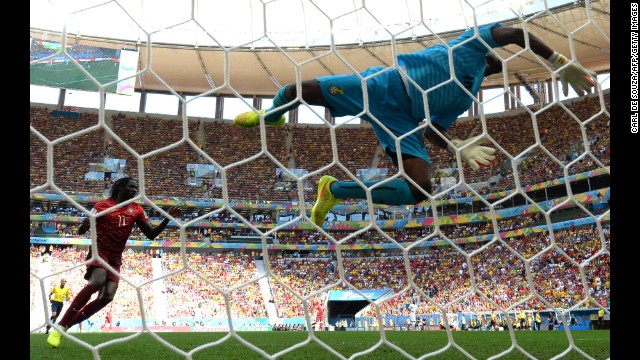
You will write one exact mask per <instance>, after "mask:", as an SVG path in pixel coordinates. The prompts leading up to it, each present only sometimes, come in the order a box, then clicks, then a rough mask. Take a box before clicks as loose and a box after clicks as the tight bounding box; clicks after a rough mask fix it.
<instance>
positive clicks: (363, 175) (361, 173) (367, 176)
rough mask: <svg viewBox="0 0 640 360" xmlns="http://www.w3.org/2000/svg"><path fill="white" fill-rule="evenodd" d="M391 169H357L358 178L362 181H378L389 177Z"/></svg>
mask: <svg viewBox="0 0 640 360" xmlns="http://www.w3.org/2000/svg"><path fill="white" fill-rule="evenodd" d="M388 173H389V169H387V168H369V169H356V177H357V178H358V180H360V181H376V180H382V179H385V178H386V177H387V174H388Z"/></svg>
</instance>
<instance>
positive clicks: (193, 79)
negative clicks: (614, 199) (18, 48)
mask: <svg viewBox="0 0 640 360" xmlns="http://www.w3.org/2000/svg"><path fill="white" fill-rule="evenodd" d="M434 5H435V6H434ZM30 14H31V16H30V34H31V37H32V38H33V39H38V40H40V39H42V40H49V41H58V42H66V44H67V45H69V44H81V45H91V46H98V47H106V48H127V49H137V50H138V51H139V55H140V56H139V65H138V70H139V71H140V72H141V73H140V74H139V75H138V81H136V86H135V89H136V91H146V92H167V91H170V90H169V88H171V89H173V90H174V91H176V92H178V93H184V94H190V95H193V94H202V93H205V94H207V95H208V94H218V95H226V94H234V91H235V92H237V93H238V94H240V95H264V96H269V95H273V94H275V92H276V91H277V90H278V89H279V87H280V86H283V85H285V84H287V83H294V82H296V79H302V80H304V79H309V78H313V77H317V76H324V75H332V74H342V73H349V72H355V71H362V70H364V69H366V68H369V67H372V66H393V65H394V60H393V59H394V56H395V55H396V54H397V53H404V52H412V51H417V50H421V49H423V48H425V47H428V46H431V45H433V44H436V43H440V42H443V41H448V40H450V39H452V38H454V37H456V36H457V35H458V34H460V33H461V32H462V31H464V30H465V29H466V28H469V27H473V26H474V24H478V25H482V24H486V23H490V22H494V21H500V22H501V23H503V24H505V25H510V26H514V27H523V26H524V27H525V28H526V30H527V31H528V32H530V33H532V34H535V35H536V36H538V37H539V38H541V39H542V40H543V41H545V42H546V43H547V44H549V45H551V46H552V47H553V48H554V49H555V50H556V51H558V52H560V53H562V54H565V55H566V56H567V57H569V58H573V59H576V60H577V61H578V62H579V63H580V64H581V65H582V66H584V67H585V68H587V69H589V70H591V71H595V72H598V73H606V72H609V71H610V16H611V14H610V0H600V1H575V0H572V1H567V0H495V1H487V0H483V1H479V0H476V1H470V0H466V1H463V0H458V1H434V0H422V1H420V0H405V1H398V2H390V1H388V0H367V1H344V0H322V1H313V0H272V1H267V0H264V1H260V0H234V1H226V2H219V1H198V0H154V1H146V2H145V1H144V0H131V1H124V2H117V1H115V0H112V1H107V0H78V1H71V0H66V1H55V0H51V1H46V0H31V11H30ZM496 51H497V53H498V54H499V55H500V56H501V57H502V58H503V59H507V69H508V70H507V71H508V80H507V81H508V83H509V84H518V83H520V80H519V79H518V78H517V77H516V76H515V73H524V74H526V76H527V79H528V80H530V81H533V82H535V81H542V80H546V79H549V78H550V77H551V72H550V71H549V69H547V68H546V67H545V66H544V65H542V64H546V63H545V62H544V61H539V60H537V57H536V56H535V55H534V54H533V53H532V52H531V51H524V52H522V51H520V48H519V47H518V46H514V45H511V46H508V47H505V48H501V49H496ZM143 70H144V71H143ZM503 85H504V80H503V77H502V75H501V74H496V75H492V76H491V77H489V78H487V79H486V80H485V83H484V84H483V86H484V87H502V86H503Z"/></svg>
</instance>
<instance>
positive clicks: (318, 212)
mask: <svg viewBox="0 0 640 360" xmlns="http://www.w3.org/2000/svg"><path fill="white" fill-rule="evenodd" d="M336 181H337V180H336V178H334V177H333V176H329V175H325V176H323V177H321V178H320V181H319V182H318V198H317V199H316V203H315V204H314V205H313V208H312V209H311V221H313V223H314V224H316V225H318V226H320V227H322V224H324V219H325V217H326V216H327V213H328V212H329V210H331V209H333V206H334V205H335V204H336V202H337V201H338V200H336V198H335V197H334V196H333V194H332V193H331V184H332V183H334V182H336Z"/></svg>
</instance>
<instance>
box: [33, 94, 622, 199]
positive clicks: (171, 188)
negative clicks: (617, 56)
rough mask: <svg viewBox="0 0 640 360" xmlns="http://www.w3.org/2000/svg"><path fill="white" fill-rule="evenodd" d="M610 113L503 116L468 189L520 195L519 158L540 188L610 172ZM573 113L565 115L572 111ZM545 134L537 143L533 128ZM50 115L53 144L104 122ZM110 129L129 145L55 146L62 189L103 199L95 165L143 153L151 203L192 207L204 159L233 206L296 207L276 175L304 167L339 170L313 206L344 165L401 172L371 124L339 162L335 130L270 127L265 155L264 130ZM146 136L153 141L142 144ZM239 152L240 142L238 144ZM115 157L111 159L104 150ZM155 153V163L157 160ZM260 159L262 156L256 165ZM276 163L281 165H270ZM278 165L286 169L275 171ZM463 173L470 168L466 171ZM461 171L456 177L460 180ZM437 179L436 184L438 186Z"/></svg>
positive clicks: (437, 158) (466, 127) (341, 136)
mask: <svg viewBox="0 0 640 360" xmlns="http://www.w3.org/2000/svg"><path fill="white" fill-rule="evenodd" d="M604 99H605V109H602V107H601V104H600V103H599V98H598V97H593V96H592V97H586V98H584V99H580V100H574V101H573V102H571V103H567V104H565V105H564V106H560V105H559V104H554V105H551V106H549V107H548V108H546V109H545V110H544V111H541V112H539V113H536V114H535V116H534V117H532V115H530V114H529V113H527V112H525V113H516V114H513V115H511V114H508V113H505V114H502V115H501V116H497V117H487V118H486V124H487V132H488V135H489V136H491V138H493V139H494V140H495V141H496V142H497V143H498V144H499V145H500V146H501V147H503V148H504V150H505V151H506V152H507V153H503V152H502V151H498V158H497V160H496V161H494V162H493V163H492V164H491V166H489V167H486V168H483V169H482V170H481V171H476V172H467V171H466V170H465V179H466V182H467V183H479V184H484V185H483V187H481V188H480V189H479V190H478V191H479V192H480V193H482V194H485V193H490V192H496V191H503V190H508V189H513V188H515V183H514V178H513V171H514V169H513V167H512V166H511V164H510V162H508V161H507V160H509V157H516V156H518V157H519V159H523V160H522V161H519V162H518V165H517V168H516V171H518V173H519V178H520V184H521V185H522V186H526V185H532V184H537V183H540V182H544V181H548V180H549V179H555V178H558V177H562V176H563V171H562V166H569V174H575V173H579V172H583V171H587V170H594V169H596V168H598V167H601V166H608V165H609V162H610V150H609V146H610V136H609V128H608V126H609V117H608V115H607V113H605V112H604V110H607V111H608V110H609V106H610V105H609V99H610V97H609V93H608V92H607V93H606V94H604ZM565 107H566V109H565ZM534 118H535V124H536V128H537V129H538V132H539V134H540V143H539V144H538V146H535V147H533V149H529V147H530V146H531V145H533V144H534V143H535V137H534V131H533V129H534V127H533V125H534V122H533V119H534ZM61 119H62V118H60V117H57V116H53V115H52V114H51V111H50V110H49V109H47V108H45V107H38V106H32V107H31V119H30V120H31V125H32V126H33V127H34V128H35V129H36V130H37V131H38V132H40V133H41V134H42V135H43V136H44V137H46V138H47V139H49V140H55V139H58V138H60V137H61V136H65V135H69V134H73V133H76V132H78V131H80V130H83V129H85V128H88V127H91V126H95V125H96V124H97V123H98V114H97V113H82V114H81V116H80V118H79V119H76V120H74V121H62V120H61ZM106 123H107V124H108V126H110V127H111V129H112V130H113V131H114V132H115V133H116V134H117V135H118V136H119V137H121V138H122V140H124V141H125V142H126V144H127V145H128V147H124V146H122V145H121V144H120V143H118V142H117V141H114V140H113V139H110V138H109V137H108V136H107V134H106V133H105V131H104V129H102V128H97V129H95V130H93V131H91V132H89V133H86V134H82V135H76V136H74V137H73V138H69V139H68V140H67V141H64V142H62V143H60V144H57V145H56V146H55V147H54V163H55V167H54V181H55V183H56V185H58V186H60V187H61V188H62V189H63V190H65V191H70V192H89V193H103V192H104V189H105V188H107V187H108V184H105V183H102V182H99V181H95V180H85V179H84V174H85V173H86V172H87V171H88V167H89V165H88V164H89V163H91V162H102V160H103V158H104V157H105V156H107V155H108V156H109V157H113V158H117V159H125V160H126V169H125V171H126V172H127V173H135V171H134V169H137V166H138V159H137V158H136V157H135V156H134V154H137V155H139V156H143V155H146V157H145V158H144V165H145V166H144V167H145V184H144V185H145V192H146V194H147V195H148V196H150V197H163V196H164V197H170V196H178V197H181V198H185V199H203V198H204V193H203V188H202V187H201V186H192V185H190V184H189V183H188V181H187V179H188V177H189V175H188V172H187V170H186V169H187V164H189V163H208V162H207V161H206V159H205V157H204V156H203V153H201V151H202V152H204V153H206V154H207V155H208V156H209V157H211V159H213V160H214V161H215V162H216V163H217V165H219V166H221V167H227V168H226V169H225V171H224V172H225V173H226V178H227V186H228V191H229V199H230V200H244V201H255V202H259V201H281V202H290V201H291V200H292V199H296V200H297V191H296V190H295V188H294V189H293V190H292V189H291V188H282V187H279V186H276V176H275V173H276V168H277V167H278V166H280V165H281V166H283V167H287V168H297V169H306V170H308V171H309V172H311V171H315V170H317V169H320V168H322V167H324V166H327V165H329V164H331V163H332V162H333V161H334V160H335V161H336V165H333V166H331V167H329V168H328V169H326V171H323V172H322V173H319V174H316V175H313V176H310V177H309V178H308V179H307V181H306V186H305V188H304V189H303V192H304V193H305V201H306V202H308V203H313V201H314V200H315V187H314V186H313V184H315V183H316V181H317V180H318V178H319V177H320V176H322V175H324V174H325V173H326V174H331V175H334V176H336V177H338V178H347V175H346V173H345V172H344V171H343V170H342V169H341V168H340V167H339V166H338V164H340V165H342V166H344V167H345V168H346V169H347V170H348V171H349V172H351V173H353V174H355V173H356V170H358V169H366V168H372V167H384V168H388V169H389V173H390V174H393V173H395V172H396V171H397V169H396V168H395V167H394V166H393V165H392V164H391V163H390V161H389V160H388V159H387V158H386V156H384V155H383V154H384V152H383V151H382V150H381V149H380V147H379V145H378V143H377V140H376V138H375V136H374V133H373V130H372V129H371V128H370V127H369V126H367V125H352V126H348V125H343V126H340V127H337V128H336V129H335V134H336V141H335V146H336V150H337V155H338V156H337V158H336V159H334V158H333V151H332V147H333V145H334V144H333V142H332V141H331V136H330V130H329V128H327V127H325V126H319V125H309V124H306V125H289V124H287V125H286V126H283V127H267V128H266V139H265V141H266V145H267V152H265V153H262V152H261V151H262V148H261V146H262V142H261V139H260V131H259V130H258V129H250V130H247V129H238V128H237V127H234V126H233V125H231V123H230V122H228V121H224V120H213V121H209V120H189V121H188V127H189V137H190V138H191V140H192V141H193V143H195V144H198V145H197V146H194V145H192V144H189V143H182V144H180V145H176V146H175V147H172V148H169V149H166V150H162V151H161V150H160V149H163V148H166V147H169V146H171V145H173V144H176V143H178V142H179V141H180V140H181V139H182V136H183V123H182V121H181V120H178V119H174V118H166V119H165V118H159V117H151V116H137V117H131V116H129V115H124V114H121V113H118V114H114V115H111V116H109V117H108V119H107V121H106ZM582 128H584V129H585V134H586V136H587V143H588V144H589V145H588V147H589V148H588V149H586V148H585V147H584V144H583V139H582V131H581V129H582ZM481 131H482V126H481V124H480V122H479V120H478V119H476V118H470V119H466V120H461V121H458V122H456V123H455V124H454V125H453V127H452V128H451V129H450V131H449V133H450V134H451V135H452V136H453V137H461V138H466V137H468V136H473V135H477V134H479V133H480V132H481ZM139 134H146V135H147V136H139ZM30 136H31V146H30V148H31V154H32V156H31V172H30V174H31V188H34V187H35V186H38V185H42V184H44V182H45V180H46V176H45V175H46V144H45V142H44V141H43V140H42V139H41V138H39V137H38V136H37V135H36V134H35V133H33V132H31V135H30ZM238 144H243V145H242V146H238ZM108 146H109V151H108V152H107V151H106V150H107V147H108ZM427 146H428V150H429V156H430V158H431V159H432V163H433V164H434V167H435V169H434V170H435V172H436V173H438V171H439V170H440V169H446V168H451V167H452V166H453V165H454V164H455V162H454V161H452V159H453V158H452V156H451V154H450V153H449V152H448V151H447V150H444V149H440V148H437V147H435V146H433V145H432V144H430V143H428V142H427ZM152 152H154V153H153V155H149V154H150V153H152ZM253 156H255V158H251V157H253ZM270 156H273V158H274V159H275V161H274V159H271V158H270ZM276 161H277V162H278V163H280V165H279V164H278V163H276ZM465 169H466V167H465ZM457 176H458V175H457V173H454V174H453V177H454V178H455V177H457ZM439 180H440V179H439V178H438V179H436V183H439ZM206 195H207V197H208V198H211V199H221V198H222V197H223V196H222V189H221V187H219V186H213V187H212V188H209V189H207V194H206Z"/></svg>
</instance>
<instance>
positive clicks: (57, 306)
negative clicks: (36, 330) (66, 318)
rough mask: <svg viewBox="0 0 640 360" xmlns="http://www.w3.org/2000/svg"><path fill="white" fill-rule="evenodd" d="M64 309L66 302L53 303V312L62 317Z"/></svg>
mask: <svg viewBox="0 0 640 360" xmlns="http://www.w3.org/2000/svg"><path fill="white" fill-rule="evenodd" d="M62 308H64V302H61V301H52V302H51V312H52V313H56V314H58V315H60V313H61V312H62Z"/></svg>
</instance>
